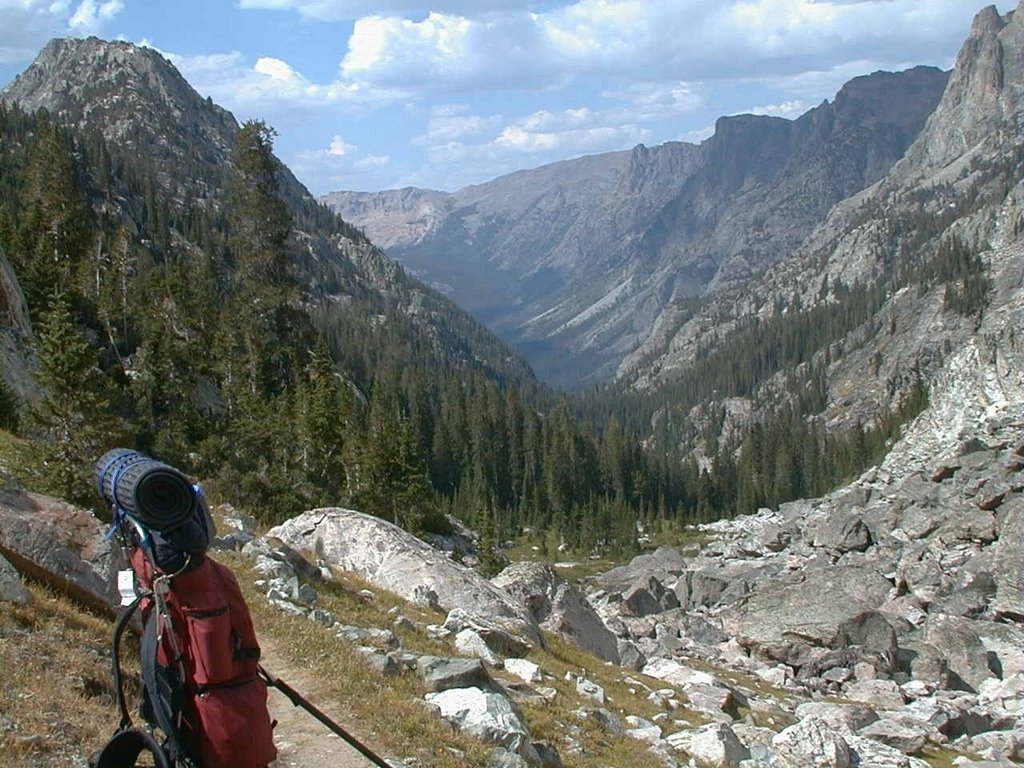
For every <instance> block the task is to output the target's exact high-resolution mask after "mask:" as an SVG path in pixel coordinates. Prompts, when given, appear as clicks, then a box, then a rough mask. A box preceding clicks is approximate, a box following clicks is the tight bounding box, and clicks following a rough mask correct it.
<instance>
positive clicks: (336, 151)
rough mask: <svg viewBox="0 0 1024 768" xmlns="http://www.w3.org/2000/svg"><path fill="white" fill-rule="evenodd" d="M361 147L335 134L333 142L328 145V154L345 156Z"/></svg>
mask: <svg viewBox="0 0 1024 768" xmlns="http://www.w3.org/2000/svg"><path fill="white" fill-rule="evenodd" d="M358 149H359V147H357V146H356V145H355V144H349V143H347V142H346V141H345V140H344V139H343V138H341V136H339V135H338V134H334V137H333V138H332V139H331V143H330V144H329V145H328V146H327V150H326V151H327V154H328V155H330V156H331V157H344V156H345V155H351V154H352V153H353V152H356V151H357V150H358Z"/></svg>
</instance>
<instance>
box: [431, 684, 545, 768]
mask: <svg viewBox="0 0 1024 768" xmlns="http://www.w3.org/2000/svg"><path fill="white" fill-rule="evenodd" d="M426 699H427V701H428V702H429V703H430V704H433V705H434V706H435V707H437V708H438V710H439V711H440V713H441V717H443V718H444V719H445V720H447V721H448V722H450V723H451V724H452V725H453V726H455V728H457V729H458V730H459V731H462V732H463V733H467V734H469V735H471V736H475V737H477V738H478V739H481V740H483V741H484V742H486V743H488V744H494V745H497V746H500V747H504V748H505V749H508V750H510V751H512V752H515V753H516V754H518V755H520V756H521V757H522V758H523V759H525V760H526V762H527V763H529V764H530V765H540V762H541V761H540V756H539V755H538V754H537V750H536V749H535V748H534V746H533V743H532V741H531V740H530V732H529V731H528V730H527V729H526V726H525V725H524V724H523V718H522V715H521V714H520V712H519V708H518V707H517V706H516V705H515V703H514V702H513V701H512V700H511V699H509V698H508V697H507V696H504V695H502V694H500V693H495V692H494V691H485V690H482V689H480V688H449V689H448V690H445V691H439V692H437V693H428V694H427V696H426Z"/></svg>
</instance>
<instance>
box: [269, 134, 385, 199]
mask: <svg viewBox="0 0 1024 768" xmlns="http://www.w3.org/2000/svg"><path fill="white" fill-rule="evenodd" d="M390 164H391V158H390V157H388V156H387V155H373V154H365V153H361V152H360V151H359V147H357V146H356V145H354V144H349V143H348V142H347V141H345V140H344V139H343V138H342V137H341V136H340V135H338V134H335V135H334V136H333V137H332V138H331V141H330V143H329V144H328V145H327V147H326V148H323V149H313V150H306V151H304V152H299V153H298V154H296V155H295V157H294V158H292V159H291V161H290V162H289V167H290V168H291V169H292V171H293V172H295V174H296V175H298V176H299V177H300V178H302V179H303V180H304V181H305V182H306V183H307V184H308V185H309V186H311V187H313V188H315V189H324V190H326V189H341V188H344V189H370V188H379V187H380V186H381V185H382V184H383V183H386V182H385V180H384V176H382V173H385V172H386V173H388V174H390V173H391V171H390V169H389V166H390Z"/></svg>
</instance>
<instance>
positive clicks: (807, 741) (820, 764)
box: [772, 717, 851, 768]
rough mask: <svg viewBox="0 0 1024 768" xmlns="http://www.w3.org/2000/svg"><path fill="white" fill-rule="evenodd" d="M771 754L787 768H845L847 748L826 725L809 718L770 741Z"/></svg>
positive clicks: (848, 759) (848, 753) (847, 766)
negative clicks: (773, 753) (772, 752)
mask: <svg viewBox="0 0 1024 768" xmlns="http://www.w3.org/2000/svg"><path fill="white" fill-rule="evenodd" d="M772 750H773V751H774V752H775V755H776V757H777V758H778V759H779V762H781V763H782V765H784V766H787V768H849V766H850V765H851V760H850V757H851V754H850V747H849V745H848V744H847V743H846V740H845V739H844V738H843V736H842V735H840V734H839V733H837V732H836V731H835V730H834V729H833V728H832V727H831V726H830V725H828V724H827V723H824V722H822V721H821V720H817V719H816V718H813V717H809V718H807V719H805V720H801V721H800V722H799V723H796V724H795V725H791V726H789V727H788V728H786V729H784V730H783V731H781V732H780V733H779V734H777V735H776V736H775V738H773V739H772Z"/></svg>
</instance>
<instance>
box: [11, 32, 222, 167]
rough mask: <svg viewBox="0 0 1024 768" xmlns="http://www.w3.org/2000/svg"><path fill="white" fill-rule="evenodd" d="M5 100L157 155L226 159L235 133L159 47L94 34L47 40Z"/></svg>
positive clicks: (170, 158)
mask: <svg viewBox="0 0 1024 768" xmlns="http://www.w3.org/2000/svg"><path fill="white" fill-rule="evenodd" d="M3 98H4V99H5V100H7V101H12V102H17V103H18V104H19V105H20V106H21V108H22V109H24V110H25V111H28V112H31V111H34V110H36V109H40V108H45V109H47V110H48V111H49V112H50V113H51V114H52V115H53V116H54V117H55V118H56V119H57V120H58V121H59V122H61V123H63V124H65V125H68V126H72V127H75V128H78V129H83V128H90V127H92V128H95V127H101V128H102V132H103V135H104V137H105V138H106V139H107V141H111V142H117V143H119V144H121V145H123V146H128V147H131V148H134V149H137V150H138V151H139V152H140V153H143V154H145V155H147V156H149V157H151V158H153V159H154V160H163V161H174V160H179V161H180V160H185V159H187V160H188V161H189V162H202V163H211V164H216V163H221V164H226V163H227V162H228V161H229V160H230V158H231V147H232V140H233V138H234V135H235V133H236V132H237V130H238V125H237V123H236V122H235V118H234V117H233V116H232V115H231V113H230V112H228V111H227V110H225V109H222V108H221V107H219V106H217V105H216V104H214V103H213V102H212V101H208V100H206V99H203V98H202V97H201V96H200V95H199V94H198V93H196V91H195V90H194V89H193V88H192V86H190V85H189V84H188V82H187V81H186V80H185V78H183V77H182V76H181V74H180V73H179V72H178V70H177V69H176V68H175V67H174V65H173V64H171V63H170V62H169V61H167V60H166V59H165V58H164V57H163V56H161V55H160V54H159V53H158V52H157V51H155V50H153V49H152V48H144V47H139V46H136V45H133V44H131V43H126V42H120V41H106V40H100V39H98V38H95V37H90V38H87V39H84V40H81V39H72V38H65V39H56V40H51V41H50V42H49V43H48V44H47V45H46V47H45V48H43V50H42V51H40V53H39V56H37V57H36V60H35V61H34V62H33V63H32V66H30V67H29V68H28V69H27V70H25V71H24V72H23V73H21V74H20V75H19V76H18V77H17V78H16V79H15V80H14V81H13V82H12V83H11V84H10V85H9V86H8V87H7V88H5V89H4V91H3Z"/></svg>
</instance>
